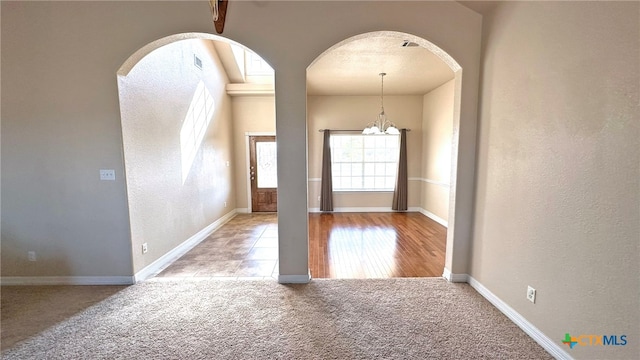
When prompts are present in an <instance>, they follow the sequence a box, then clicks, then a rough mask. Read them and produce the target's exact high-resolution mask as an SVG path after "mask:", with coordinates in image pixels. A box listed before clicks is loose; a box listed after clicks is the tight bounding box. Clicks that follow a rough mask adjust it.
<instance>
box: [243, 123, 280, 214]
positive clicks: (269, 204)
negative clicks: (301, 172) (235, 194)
mask: <svg viewBox="0 0 640 360" xmlns="http://www.w3.org/2000/svg"><path fill="white" fill-rule="evenodd" d="M276 158H277V151H276V137H275V136H250V137H249V171H250V173H249V176H250V179H251V211H252V212H260V211H268V212H275V211H277V210H278V171H277V170H278V167H277V162H276Z"/></svg>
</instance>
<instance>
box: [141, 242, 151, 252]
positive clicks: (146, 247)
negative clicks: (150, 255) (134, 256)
mask: <svg viewBox="0 0 640 360" xmlns="http://www.w3.org/2000/svg"><path fill="white" fill-rule="evenodd" d="M147 251H149V246H148V245H147V243H144V244H142V253H143V254H146V253H147Z"/></svg>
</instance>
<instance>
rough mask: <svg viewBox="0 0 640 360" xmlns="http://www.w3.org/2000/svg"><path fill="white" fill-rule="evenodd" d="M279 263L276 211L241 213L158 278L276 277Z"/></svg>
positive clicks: (163, 271)
mask: <svg viewBox="0 0 640 360" xmlns="http://www.w3.org/2000/svg"><path fill="white" fill-rule="evenodd" d="M277 265H278V218H277V214H275V213H268V214H256V213H254V214H238V215H236V216H235V217H234V218H233V219H231V220H230V221H229V222H227V223H226V224H224V225H222V226H221V227H220V228H219V229H218V230H216V231H215V232H214V233H213V234H211V235H210V236H209V237H208V238H207V239H205V240H204V241H202V242H201V243H200V244H198V245H197V246H196V247H194V248H193V249H191V250H190V251H189V252H188V253H186V254H185V255H184V256H182V257H181V258H179V259H178V260H176V261H175V262H174V263H172V264H171V265H169V266H168V267H167V268H166V269H164V270H162V271H161V272H160V273H159V274H158V275H156V279H157V280H162V279H168V278H175V277H181V278H204V277H215V278H220V279H245V278H247V279H274V278H276V279H277V277H278V266H277Z"/></svg>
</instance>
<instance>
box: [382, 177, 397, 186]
mask: <svg viewBox="0 0 640 360" xmlns="http://www.w3.org/2000/svg"><path fill="white" fill-rule="evenodd" d="M384 179H385V180H384V182H385V184H384V185H385V187H386V188H389V189H393V188H395V186H396V178H395V177H391V176H387V177H385V178H384Z"/></svg>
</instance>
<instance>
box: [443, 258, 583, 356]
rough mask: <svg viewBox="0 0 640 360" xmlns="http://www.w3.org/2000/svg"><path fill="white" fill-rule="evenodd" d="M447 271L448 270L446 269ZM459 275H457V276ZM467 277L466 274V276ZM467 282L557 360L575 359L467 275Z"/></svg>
mask: <svg viewBox="0 0 640 360" xmlns="http://www.w3.org/2000/svg"><path fill="white" fill-rule="evenodd" d="M445 270H446V269H445ZM456 275H457V274H456ZM465 275H466V274H465ZM467 279H468V280H467V282H468V283H469V285H470V286H471V287H472V288H474V289H475V290H476V291H477V292H478V293H479V294H480V295H482V297H484V298H485V299H487V301H489V302H490V303H491V304H492V305H493V306H495V307H496V308H497V309H498V310H500V312H502V313H503V314H504V315H505V316H506V317H508V318H509V320H511V321H512V322H513V323H514V324H516V325H517V326H518V327H519V328H520V329H522V331H524V332H525V333H526V334H527V335H529V336H530V337H531V338H532V339H533V340H534V341H535V342H537V343H538V344H539V345H540V346H542V348H544V349H545V350H546V351H547V352H548V353H549V354H551V356H553V357H554V358H556V359H562V360H573V358H572V357H571V356H570V355H569V354H567V353H566V352H565V351H564V350H563V349H562V348H561V347H560V346H559V345H558V344H556V343H555V342H554V341H553V340H551V339H550V338H549V337H548V336H547V335H545V334H544V333H543V332H542V331H540V329H538V328H537V327H535V326H534V325H533V324H532V323H530V322H529V321H528V320H527V319H526V318H525V317H524V316H522V315H520V313H518V312H517V311H515V310H514V309H513V308H512V307H511V306H509V305H507V303H505V302H504V301H502V299H500V298H499V297H497V296H496V295H495V294H494V293H492V292H491V291H490V290H489V289H487V288H486V287H485V286H484V285H482V284H481V283H480V282H479V281H478V280H476V279H474V278H473V276H469V275H467Z"/></svg>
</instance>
